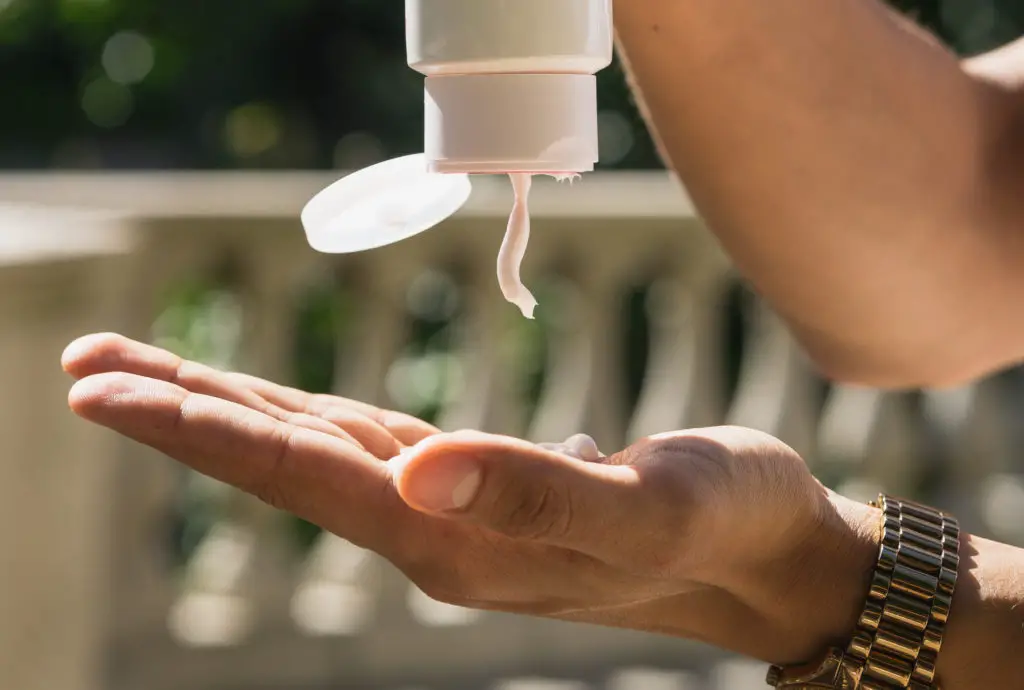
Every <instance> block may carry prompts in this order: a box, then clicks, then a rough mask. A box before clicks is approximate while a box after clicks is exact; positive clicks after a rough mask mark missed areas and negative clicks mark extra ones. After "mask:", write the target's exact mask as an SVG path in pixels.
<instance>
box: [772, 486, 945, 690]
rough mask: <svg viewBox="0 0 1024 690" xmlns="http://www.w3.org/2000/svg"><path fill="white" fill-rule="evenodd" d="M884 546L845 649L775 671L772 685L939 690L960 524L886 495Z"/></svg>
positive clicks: (882, 503) (882, 504) (881, 502)
mask: <svg viewBox="0 0 1024 690" xmlns="http://www.w3.org/2000/svg"><path fill="white" fill-rule="evenodd" d="M871 505H872V506H874V507H876V508H879V509H881V511H882V518H881V519H882V543H881V546H880V547H879V554H878V563H877V565H876V566H875V570H874V573H873V574H872V577H871V587H870V589H869V591H868V597H867V603H866V604H865V606H864V611H863V613H861V615H860V619H859V620H858V622H857V629H856V631H855V632H854V635H853V639H852V640H850V643H849V645H848V646H847V648H846V650H845V651H844V650H842V649H838V648H836V649H830V650H828V651H827V652H826V654H825V658H824V659H823V660H817V661H814V662H812V663H809V664H805V665H800V666H790V667H786V668H782V667H779V666H773V667H772V668H771V669H770V670H769V671H768V685H771V686H773V687H775V688H785V689H786V690H811V689H812V688H817V689H818V690H824V689H826V688H832V689H834V690H894V689H896V688H911V689H912V690H927V689H933V690H937V689H938V688H939V684H938V680H937V679H936V677H935V663H936V660H937V658H938V654H939V650H940V648H941V647H942V636H943V633H944V632H945V630H946V620H947V619H948V618H949V608H950V605H951V604H952V600H953V590H954V589H955V587H956V577H957V569H958V567H959V564H960V556H959V553H960V526H959V524H958V523H957V520H956V518H954V517H952V516H951V515H947V514H946V513H943V512H941V511H938V510H935V509H934V508H929V507H928V506H924V505H921V504H919V503H914V502H912V501H905V500H902V499H897V498H893V497H891V496H886V495H882V496H879V497H878V500H877V501H875V502H873V503H872V504H871Z"/></svg>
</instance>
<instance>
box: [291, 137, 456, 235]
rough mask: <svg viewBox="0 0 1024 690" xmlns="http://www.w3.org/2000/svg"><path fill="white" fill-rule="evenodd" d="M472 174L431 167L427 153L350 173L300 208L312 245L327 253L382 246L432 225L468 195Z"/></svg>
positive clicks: (444, 216) (446, 216)
mask: <svg viewBox="0 0 1024 690" xmlns="http://www.w3.org/2000/svg"><path fill="white" fill-rule="evenodd" d="M472 191H473V188H472V184H471V183H470V181H469V176H468V175H463V174H441V173H434V172H430V171H429V170H428V167H427V159H426V156H425V155H424V154H421V153H419V154H414V155H412V156H403V157H401V158H394V159H392V160H389V161H385V162H384V163H378V164H377V165H371V166H370V167H368V168H364V169H362V170H360V171H358V172H355V173H352V174H351V175H347V176H345V177H343V178H341V179H340V180H338V181H337V182H335V183H334V184H332V185H331V186H329V187H327V188H326V189H324V190H323V191H322V192H320V193H319V194H317V195H316V196H315V197H313V199H311V200H310V202H309V203H308V204H306V207H305V208H304V209H303V210H302V225H303V227H304V228H305V230H306V239H307V240H308V241H309V245H310V246H311V247H312V248H313V249H315V250H317V251H319V252H324V253H327V254H347V253H351V252H361V251H366V250H368V249H376V248H378V247H384V246H386V245H389V244H394V243H395V242H400V241H401V240H404V239H407V238H409V237H412V236H413V235H418V234H419V233H421V232H424V231H426V230H429V229H430V228H432V227H434V226H435V225H437V224H438V223H440V222H441V221H443V220H445V219H446V218H448V217H449V216H451V215H453V214H454V213H455V212H457V211H458V210H459V209H460V208H462V206H463V205H464V204H465V203H466V201H467V200H468V199H469V196H470V194H471V193H472Z"/></svg>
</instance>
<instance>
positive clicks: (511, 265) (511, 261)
mask: <svg viewBox="0 0 1024 690" xmlns="http://www.w3.org/2000/svg"><path fill="white" fill-rule="evenodd" d="M509 177H510V178H511V179H512V192H513V193H514V194H515V203H514V204H513V205H512V215H510V216H509V218H508V229H507V230H506V231H505V239H504V241H503V242H502V243H501V250H500V251H499V252H498V285H499V286H500V287H501V294H503V295H504V296H505V299H507V300H508V301H509V302H511V303H512V304H514V305H516V306H517V307H519V311H521V312H523V316H525V317H526V318H528V319H532V318H533V311H534V309H536V308H537V300H536V299H535V298H534V296H533V293H532V292H530V291H529V289H527V287H526V286H525V285H523V281H522V278H520V276H519V271H520V267H521V266H522V264H523V257H524V256H526V245H527V244H529V242H530V205H529V200H530V187H531V186H533V175H531V174H530V173H510V174H509Z"/></svg>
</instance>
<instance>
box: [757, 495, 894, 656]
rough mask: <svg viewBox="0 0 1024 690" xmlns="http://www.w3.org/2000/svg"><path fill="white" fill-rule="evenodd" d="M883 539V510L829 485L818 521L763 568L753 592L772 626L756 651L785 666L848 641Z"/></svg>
mask: <svg viewBox="0 0 1024 690" xmlns="http://www.w3.org/2000/svg"><path fill="white" fill-rule="evenodd" d="M880 543H881V527H880V511H879V510H878V509H877V508H873V507H871V506H869V505H866V504H862V503H858V502H856V501H853V500H850V499H848V498H845V497H843V496H840V495H838V494H836V493H833V492H831V491H828V492H827V493H826V495H824V496H823V503H822V510H821V513H820V516H819V519H818V520H817V521H816V523H815V524H814V525H812V526H810V527H809V529H808V530H807V532H806V534H805V535H804V536H803V537H802V538H800V539H799V540H798V541H796V542H795V543H794V547H793V549H792V550H791V551H790V552H788V553H787V554H785V555H784V556H781V557H780V558H778V559H777V560H776V561H775V562H773V563H771V564H769V565H768V566H767V567H766V568H765V570H764V572H763V573H761V574H760V575H759V578H758V579H759V584H758V585H757V586H754V587H752V589H751V594H750V595H749V597H747V599H748V604H749V605H750V606H751V607H752V608H754V609H755V610H756V611H758V612H759V613H760V614H761V615H762V616H763V617H764V619H765V620H766V622H768V623H769V625H768V628H769V629H770V630H771V631H772V632H773V634H772V635H771V636H770V638H766V639H765V643H764V650H763V653H762V654H759V655H758V656H759V657H761V658H762V659H763V660H765V661H768V662H770V663H773V664H781V665H787V664H794V663H802V662H805V661H807V660H809V659H813V658H815V657H817V656H819V655H821V654H822V653H823V652H824V651H825V650H826V649H828V648H829V647H833V646H839V647H845V646H846V644H847V643H848V642H849V640H850V638H851V637H852V635H853V632H854V630H855V628H856V625H857V619H858V617H859V616H860V614H861V611H862V610H863V608H864V604H865V602H866V600H867V594H868V589H869V586H870V582H871V575H872V573H873V571H874V569H875V565H876V563H877V561H878V552H879V545H880Z"/></svg>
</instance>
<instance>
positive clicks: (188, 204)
mask: <svg viewBox="0 0 1024 690" xmlns="http://www.w3.org/2000/svg"><path fill="white" fill-rule="evenodd" d="M344 174H345V173H343V172H333V173H332V172H213V173H205V172H130V173H103V172H100V173H77V172H67V173H64V172H61V173H0V203H4V202H7V203H32V204H40V205H46V206H47V207H54V206H56V207H69V206H71V207H88V208H101V209H115V210H119V211H127V212H129V213H131V214H133V215H137V216H143V217H149V218H163V217H245V218H254V217H255V218H259V217H264V218H296V219H297V218H298V214H299V212H300V211H301V209H302V207H303V206H304V205H305V203H306V202H307V201H308V200H309V199H310V198H311V197H312V195H313V194H315V193H316V192H317V191H319V190H320V189H322V188H323V187H325V186H327V185H328V184H330V183H331V182H333V181H334V180H336V179H339V178H340V177H343V176H344ZM473 186H474V193H473V196H472V197H471V199H470V201H469V203H467V204H466V206H465V207H464V208H463V209H462V211H461V215H464V216H467V217H474V216H475V217H481V216H483V217H502V216H506V215H508V212H509V209H510V208H511V203H512V191H511V186H510V185H509V183H508V180H507V179H505V178H504V177H502V176H477V177H474V179H473ZM530 206H531V211H532V213H533V214H534V215H535V216H536V217H539V218H543V217H551V218H680V219H685V218H692V217H694V209H693V205H692V204H691V202H690V200H689V199H688V197H687V195H686V194H685V192H684V191H683V189H682V187H681V186H680V185H679V183H678V182H677V181H676V179H675V178H674V177H673V176H671V175H670V174H668V173H666V172H662V171H636V172H598V173H593V174H588V175H586V176H584V177H583V178H582V179H581V180H578V181H576V182H574V183H572V184H571V186H570V184H569V183H557V182H555V181H554V180H552V179H550V178H542V179H540V180H538V183H537V184H536V185H535V188H534V191H533V193H532V194H531V203H530Z"/></svg>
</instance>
